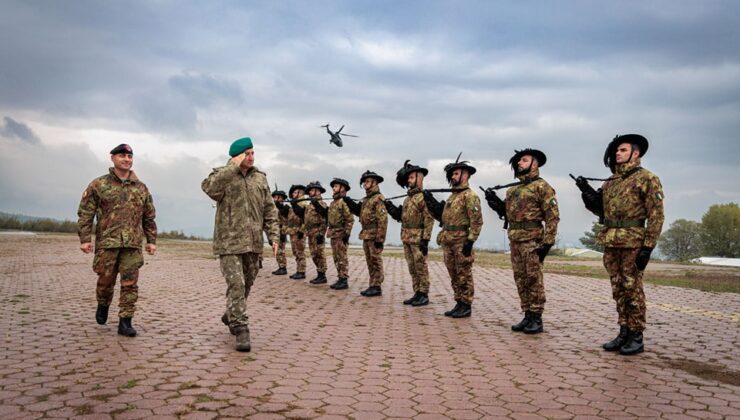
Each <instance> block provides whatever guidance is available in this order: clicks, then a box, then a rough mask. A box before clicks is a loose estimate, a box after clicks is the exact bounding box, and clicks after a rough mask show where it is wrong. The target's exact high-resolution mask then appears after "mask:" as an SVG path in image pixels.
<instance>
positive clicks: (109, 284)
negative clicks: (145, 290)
mask: <svg viewBox="0 0 740 420" xmlns="http://www.w3.org/2000/svg"><path fill="white" fill-rule="evenodd" d="M142 265H144V257H143V255H142V254H141V248H102V249H96V250H95V257H94V258H93V271H95V273H96V274H97V275H98V284H97V287H96V288H95V295H96V296H97V299H98V303H99V304H101V305H106V306H109V305H110V304H111V302H112V301H113V289H114V287H115V285H116V277H118V274H119V273H120V274H121V296H120V299H119V301H118V308H119V309H118V316H119V317H121V318H131V317H133V316H134V312H136V301H137V300H138V299H139V286H138V282H139V268H141V266H142Z"/></svg>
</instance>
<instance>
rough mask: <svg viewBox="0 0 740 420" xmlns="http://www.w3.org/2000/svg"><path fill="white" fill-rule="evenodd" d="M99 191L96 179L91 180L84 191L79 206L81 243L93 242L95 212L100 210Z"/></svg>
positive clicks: (78, 224)
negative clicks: (96, 186)
mask: <svg viewBox="0 0 740 420" xmlns="http://www.w3.org/2000/svg"><path fill="white" fill-rule="evenodd" d="M98 203H99V198H98V193H97V191H96V189H95V181H93V182H91V183H90V185H88V186H87V188H86V189H85V191H84V192H83V193H82V199H80V206H79V207H78V208H77V234H78V235H79V236H80V243H81V244H84V243H88V242H92V228H93V221H94V219H95V212H97V210H98Z"/></svg>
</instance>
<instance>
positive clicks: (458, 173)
mask: <svg viewBox="0 0 740 420" xmlns="http://www.w3.org/2000/svg"><path fill="white" fill-rule="evenodd" d="M469 177H470V175H468V171H464V170H462V169H455V170H454V171H452V177H451V179H452V184H453V185H460V184H462V183H463V182H465V181H467V180H468V178H469Z"/></svg>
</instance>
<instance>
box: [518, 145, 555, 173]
mask: <svg viewBox="0 0 740 420" xmlns="http://www.w3.org/2000/svg"><path fill="white" fill-rule="evenodd" d="M526 155H529V156H532V157H533V158H535V159H537V164H538V165H539V166H540V167H543V166H545V163H546V162H547V156H545V154H544V153H542V152H541V151H540V150H537V149H530V148H526V149H524V150H514V156H512V157H511V159H509V163H510V164H511V169H513V170H514V172H516V171H517V165H518V164H519V159H521V158H522V156H526Z"/></svg>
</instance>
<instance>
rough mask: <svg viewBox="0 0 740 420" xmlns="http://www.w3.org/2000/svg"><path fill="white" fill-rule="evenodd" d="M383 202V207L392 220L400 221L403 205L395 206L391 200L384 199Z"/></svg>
mask: <svg viewBox="0 0 740 420" xmlns="http://www.w3.org/2000/svg"><path fill="white" fill-rule="evenodd" d="M383 204H385V209H386V210H388V214H389V215H390V216H391V217H392V218H393V220H395V221H397V222H400V221H401V212H402V211H403V210H402V208H403V206H396V205H395V204H393V202H392V201H391V200H385V201H383Z"/></svg>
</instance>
